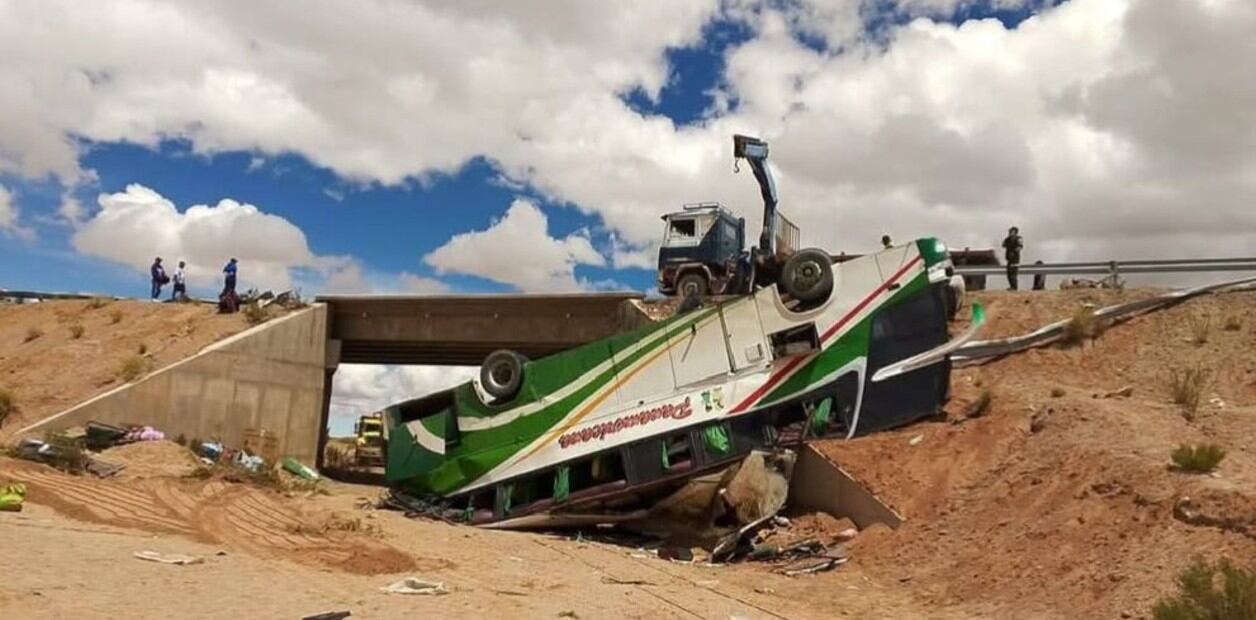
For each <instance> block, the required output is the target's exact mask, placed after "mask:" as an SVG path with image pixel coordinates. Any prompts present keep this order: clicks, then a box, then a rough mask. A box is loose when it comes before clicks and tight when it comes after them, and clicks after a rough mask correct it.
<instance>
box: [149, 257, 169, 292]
mask: <svg viewBox="0 0 1256 620" xmlns="http://www.w3.org/2000/svg"><path fill="white" fill-rule="evenodd" d="M148 275H149V276H151V277H152V280H153V301H161V299H160V297H161V287H162V286H163V285H165V284H166V283H167V282H169V281H170V278H169V277H167V276H166V268H165V267H162V266H161V257H160V256H158V257H157V258H155V259H153V266H152V267H149V268H148Z"/></svg>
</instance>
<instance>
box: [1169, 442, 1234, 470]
mask: <svg viewBox="0 0 1256 620" xmlns="http://www.w3.org/2000/svg"><path fill="white" fill-rule="evenodd" d="M1170 458H1172V459H1173V466H1174V467H1176V468H1177V469H1178V470H1179V471H1186V472H1190V473H1193V474H1206V473H1208V472H1210V471H1212V470H1214V469H1216V468H1217V466H1218V465H1220V464H1221V460H1222V459H1224V458H1225V448H1222V447H1221V446H1218V445H1217V444H1215V443H1208V444H1199V445H1194V446H1192V445H1189V444H1182V445H1180V446H1178V447H1177V449H1176V450H1174V451H1173V454H1171V455H1170Z"/></svg>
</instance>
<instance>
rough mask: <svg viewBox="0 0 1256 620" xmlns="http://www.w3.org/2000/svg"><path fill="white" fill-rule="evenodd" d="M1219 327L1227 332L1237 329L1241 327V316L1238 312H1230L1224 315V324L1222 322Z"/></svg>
mask: <svg viewBox="0 0 1256 620" xmlns="http://www.w3.org/2000/svg"><path fill="white" fill-rule="evenodd" d="M1221 328H1222V329H1224V330H1226V331H1228V332H1236V331H1239V330H1241V329H1243V317H1242V316H1240V315H1238V314H1231V315H1230V316H1228V317H1226V319H1225V324H1223V325H1222V326H1221Z"/></svg>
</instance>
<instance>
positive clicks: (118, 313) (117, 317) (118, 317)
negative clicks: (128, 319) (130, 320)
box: [109, 308, 122, 325]
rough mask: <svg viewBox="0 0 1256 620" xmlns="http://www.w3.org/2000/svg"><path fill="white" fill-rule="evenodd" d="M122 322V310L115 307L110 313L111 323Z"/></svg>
mask: <svg viewBox="0 0 1256 620" xmlns="http://www.w3.org/2000/svg"><path fill="white" fill-rule="evenodd" d="M121 322H122V310H121V309H119V308H114V309H113V311H112V312H110V313H109V324H110V325H117V324H118V323H121Z"/></svg>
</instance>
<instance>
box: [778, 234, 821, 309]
mask: <svg viewBox="0 0 1256 620" xmlns="http://www.w3.org/2000/svg"><path fill="white" fill-rule="evenodd" d="M781 288H782V289H784V290H785V292H786V293H787V294H789V296H790V297H793V298H794V299H797V300H798V301H802V302H807V303H812V302H819V301H823V300H825V299H827V298H828V296H829V293H832V292H833V259H831V258H829V253H828V252H825V251H824V250H818V249H815V248H808V249H806V250H800V251H799V252H798V253H797V254H794V255H793V256H791V257H789V260H787V261H785V267H784V268H783V269H781Z"/></svg>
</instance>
